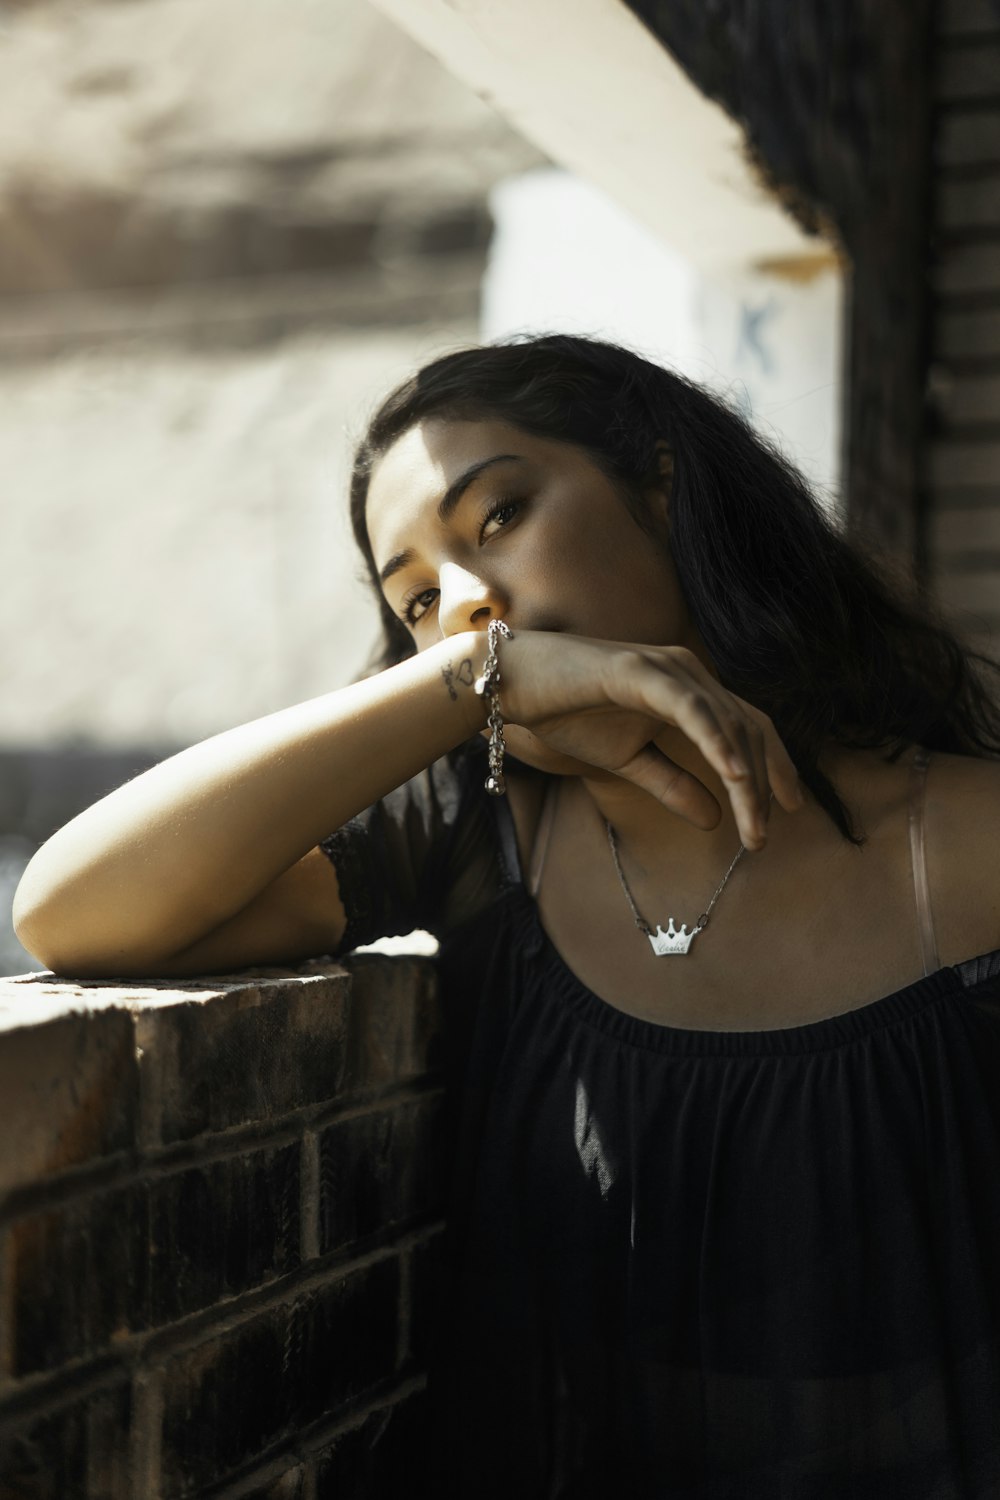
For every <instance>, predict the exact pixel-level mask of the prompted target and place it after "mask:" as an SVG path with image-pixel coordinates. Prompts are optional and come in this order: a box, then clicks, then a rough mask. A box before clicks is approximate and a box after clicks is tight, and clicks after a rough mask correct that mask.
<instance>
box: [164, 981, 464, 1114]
mask: <svg viewBox="0 0 1000 1500" xmlns="http://www.w3.org/2000/svg"><path fill="white" fill-rule="evenodd" d="M366 960H367V962H366ZM345 969H346V966H344V967H342V966H340V965H338V964H332V963H327V964H322V963H318V962H317V963H315V964H313V965H311V966H303V968H302V969H299V970H263V971H261V972H260V973H259V974H255V975H254V976H253V978H252V979H250V978H249V977H248V978H246V979H245V980H244V982H243V983H240V982H239V979H238V977H236V978H234V977H232V976H230V977H229V980H228V982H229V983H230V985H231V988H230V989H229V990H228V991H227V990H226V988H225V984H226V980H225V978H220V979H217V980H213V981H212V982H213V983H217V984H218V985H219V990H218V992H216V993H214V994H213V993H211V992H209V995H208V997H207V999H206V998H199V999H194V998H192V1000H190V1001H189V1002H187V1003H183V1001H182V1002H181V1003H170V1004H160V1005H158V1006H156V1007H149V1008H147V1009H145V1010H143V1011H141V1012H140V1014H139V1015H138V1017H137V1023H136V1024H137V1037H138V1040H139V1043H140V1045H141V1046H142V1048H143V1052H144V1070H145V1072H144V1085H143V1086H144V1088H146V1090H147V1093H148V1098H149V1105H148V1108H147V1111H146V1119H147V1124H146V1132H147V1140H148V1141H149V1142H150V1143H152V1142H154V1141H156V1140H162V1141H163V1142H164V1143H169V1142H174V1141H179V1140H190V1139H191V1138H192V1137H194V1136H197V1135H201V1134H204V1133H206V1132H209V1131H218V1130H226V1129H229V1128H230V1127H232V1126H234V1125H240V1124H245V1123H248V1122H250V1121H254V1120H269V1119H273V1118H274V1117H275V1116H276V1115H281V1114H283V1113H285V1112H287V1111H290V1110H293V1109H298V1108H301V1107H303V1106H306V1105H309V1104H316V1103H320V1102H323V1101H326V1100H331V1099H336V1098H338V1097H340V1096H341V1095H343V1094H344V1093H345V1092H354V1091H357V1090H358V1089H364V1088H368V1087H377V1086H380V1085H383V1084H386V1083H393V1082H396V1081H399V1080H402V1079H405V1078H408V1077H414V1076H420V1075H422V1074H423V1073H425V1072H426V1071H428V1069H429V1068H434V1067H436V1066H438V1065H439V1062H440V1050H441V1044H440V1034H441V1024H440V1009H439V1005H438V1002H437V998H436V982H435V972H434V968H433V965H432V964H431V963H430V962H429V961H428V960H426V959H412V960H410V959H407V958H387V957H384V956H382V955H377V954H371V955H356V956H355V957H354V958H352V961H351V964H350V970H349V971H347V972H345ZM171 999H172V1000H173V997H171Z"/></svg>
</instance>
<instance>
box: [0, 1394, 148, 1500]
mask: <svg viewBox="0 0 1000 1500" xmlns="http://www.w3.org/2000/svg"><path fill="white" fill-rule="evenodd" d="M130 1419H131V1402H130V1392H129V1387H128V1384H127V1383H122V1384H120V1385H118V1386H115V1387H113V1388H112V1389H110V1390H105V1391H100V1392H97V1393H95V1394H92V1395H90V1396H88V1397H86V1398H84V1399H82V1400H79V1401H75V1402H72V1401H71V1402H70V1403H68V1404H67V1405H65V1406H63V1407H61V1408H59V1409H58V1410H57V1411H54V1412H53V1411H47V1412H46V1413H45V1415H44V1416H32V1415H19V1416H18V1417H17V1418H16V1419H14V1418H12V1417H7V1418H5V1417H4V1415H3V1413H2V1411H0V1496H2V1497H3V1500H133V1492H132V1485H131V1474H130V1470H129V1423H130Z"/></svg>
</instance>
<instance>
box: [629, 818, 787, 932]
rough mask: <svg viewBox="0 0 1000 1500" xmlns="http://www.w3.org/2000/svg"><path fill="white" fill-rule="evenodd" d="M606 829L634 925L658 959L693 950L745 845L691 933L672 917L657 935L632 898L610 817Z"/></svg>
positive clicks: (657, 926) (657, 925) (742, 845)
mask: <svg viewBox="0 0 1000 1500" xmlns="http://www.w3.org/2000/svg"><path fill="white" fill-rule="evenodd" d="M771 801H772V802H773V801H774V793H773V792H772V793H771ZM604 826H605V828H606V829H607V830H608V843H609V844H610V845H611V856H612V858H613V859H614V862H615V869H616V870H617V871H618V879H619V880H620V881H621V887H622V890H623V891H624V892H625V899H626V900H627V901H628V904H629V906H630V907H631V908H632V915H633V917H634V918H635V925H636V926H637V927H638V929H639V931H640V932H644V933H645V934H646V936H647V937H648V938H649V944H650V947H651V948H652V950H653V952H654V953H655V954H656V956H657V958H662V957H663V955H664V954H665V953H686V952H687V951H688V949H689V948H690V947H691V944H692V943H693V942H694V940H695V938H696V937H697V936H698V934H699V932H701V931H702V930H703V929H704V928H705V927H706V926H707V924H708V919H709V917H710V916H711V914H712V907H713V906H714V905H715V903H716V901H718V899H719V896H720V895H721V894H722V891H723V889H724V887H725V884H726V881H727V880H728V879H729V877H730V875H731V874H732V873H733V871H734V870H735V869H736V866H737V865H738V864H739V862H740V860H741V859H742V858H743V856H744V854H745V853H746V852H747V851H746V845H745V844H741V845H740V852H739V854H737V856H736V858H735V859H734V860H733V862H732V864H731V865H730V866H729V869H728V870H727V871H726V873H725V875H724V876H723V879H722V885H720V886H719V888H718V890H717V891H716V893H715V895H714V896H713V897H712V899H711V901H710V902H709V903H708V906H707V907H706V909H705V910H704V911H703V912H702V914H701V916H700V917H699V918H698V920H697V922H696V923H695V925H694V926H693V927H692V929H691V931H690V932H688V929H687V923H686V922H682V923H681V927H680V931H678V930H677V929H676V928H675V926H674V919H673V917H669V918H668V919H667V930H666V932H664V930H663V928H662V927H661V926H660V924H659V923H657V924H656V931H655V932H654V931H653V929H652V927H650V925H649V923H648V922H647V921H646V919H645V917H643V916H642V915H640V912H639V909H638V907H637V906H636V904H635V902H634V901H633V899H632V892H631V891H630V890H629V888H628V882H627V880H626V879H625V876H624V874H623V872H622V867H621V861H620V860H619V858H618V844H617V842H616V840H615V831H614V829H613V828H612V826H611V824H610V823H609V822H608V820H607V818H605V819H604Z"/></svg>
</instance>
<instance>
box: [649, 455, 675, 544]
mask: <svg viewBox="0 0 1000 1500" xmlns="http://www.w3.org/2000/svg"><path fill="white" fill-rule="evenodd" d="M655 453H656V472H657V474H658V475H659V479H658V482H657V483H656V485H655V486H653V488H655V489H657V490H658V491H659V492H660V497H661V498H660V505H659V507H658V509H659V513H660V515H661V516H662V517H663V519H664V521H666V522H667V524H668V525H669V523H670V500H671V497H672V495H673V491H674V450H673V449H672V448H671V446H670V444H669V443H668V442H667V441H666V440H665V439H664V438H660V439H659V440H658V442H657V444H656V448H655Z"/></svg>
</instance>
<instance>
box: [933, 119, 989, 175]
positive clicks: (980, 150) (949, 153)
mask: <svg viewBox="0 0 1000 1500" xmlns="http://www.w3.org/2000/svg"><path fill="white" fill-rule="evenodd" d="M933 154H934V159H935V162H936V164H937V165H938V166H943V167H973V166H983V167H985V166H990V165H992V164H993V163H995V162H1000V109H997V108H996V107H993V108H983V109H965V110H962V111H961V112H957V111H956V112H954V113H952V112H951V111H949V112H947V113H946V114H944V115H942V117H941V119H940V120H939V122H938V127H937V131H936V136H935V141H934V153H933Z"/></svg>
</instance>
